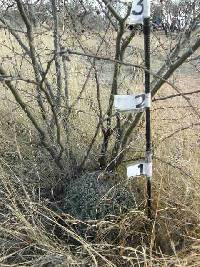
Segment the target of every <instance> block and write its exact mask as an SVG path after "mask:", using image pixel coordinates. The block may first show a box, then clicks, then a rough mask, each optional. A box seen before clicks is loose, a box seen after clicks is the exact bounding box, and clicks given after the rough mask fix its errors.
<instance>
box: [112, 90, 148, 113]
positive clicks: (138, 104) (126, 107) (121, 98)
mask: <svg viewBox="0 0 200 267" xmlns="http://www.w3.org/2000/svg"><path fill="white" fill-rule="evenodd" d="M150 105H151V95H149V94H138V95H115V97H114V106H115V109H116V110H117V111H119V112H131V111H142V109H144V108H145V107H150Z"/></svg>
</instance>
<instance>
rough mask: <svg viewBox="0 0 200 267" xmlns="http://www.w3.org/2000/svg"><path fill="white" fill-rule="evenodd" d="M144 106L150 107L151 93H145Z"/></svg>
mask: <svg viewBox="0 0 200 267" xmlns="http://www.w3.org/2000/svg"><path fill="white" fill-rule="evenodd" d="M145 107H146V108H150V107H151V93H147V94H145Z"/></svg>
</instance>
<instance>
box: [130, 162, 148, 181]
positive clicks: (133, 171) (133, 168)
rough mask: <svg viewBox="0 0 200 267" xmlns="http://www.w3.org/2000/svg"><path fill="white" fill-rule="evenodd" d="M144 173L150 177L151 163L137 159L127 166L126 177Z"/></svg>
mask: <svg viewBox="0 0 200 267" xmlns="http://www.w3.org/2000/svg"><path fill="white" fill-rule="evenodd" d="M140 175H146V176H147V177H152V163H146V162H143V161H137V162H134V163H133V164H131V165H129V166H128V167H127V177H128V178H130V177H137V176H140Z"/></svg>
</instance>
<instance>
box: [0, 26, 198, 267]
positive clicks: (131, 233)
mask: <svg viewBox="0 0 200 267" xmlns="http://www.w3.org/2000/svg"><path fill="white" fill-rule="evenodd" d="M83 38H85V37H83ZM158 38H160V39H161V40H160V41H159V40H158ZM0 40H1V43H4V45H5V46H4V47H3V49H1V50H0V57H2V56H3V57H4V59H5V61H4V65H5V64H7V65H6V68H7V69H8V70H11V69H13V70H14V69H17V68H16V67H17V66H18V67H20V69H21V72H22V73H23V74H25V76H26V77H27V78H29V79H31V76H32V73H33V72H32V69H31V67H30V64H29V63H28V62H27V61H26V60H25V58H23V60H21V59H20V60H18V59H19V58H21V56H19V58H18V56H16V57H13V58H11V55H12V51H10V50H9V49H8V48H6V46H9V47H12V46H13V44H15V42H10V38H9V36H8V34H5V32H4V31H1V32H0ZM63 40H65V43H64V45H66V47H71V46H72V45H73V42H74V40H73V38H71V39H70V38H68V36H66V38H63ZM155 40H158V41H157V43H156V41H155ZM85 42H87V43H88V44H89V45H90V46H91V47H90V50H91V51H90V53H91V54H92V53H94V52H95V48H96V45H95V44H96V43H95V41H94V40H93V42H91V40H85ZM110 42H112V36H111V37H110ZM160 42H162V43H163V46H164V45H165V46H166V47H167V46H168V44H167V43H166V42H167V40H166V38H165V37H164V36H161V37H159V36H157V37H154V36H153V37H152V43H153V45H152V50H153V55H152V71H156V70H157V69H158V67H159V66H160V65H161V64H162V62H163V58H164V51H163V49H162V48H159V50H158V49H157V47H158V45H159V44H160ZM51 43H52V42H51V37H50V36H49V34H47V35H46V36H45V37H42V40H38V45H39V46H41V49H43V51H44V48H45V49H46V52H47V53H46V54H47V55H49V52H50V50H51V49H52V47H51V46H50V44H51ZM142 47H143V45H142V37H141V36H138V37H136V38H135V39H134V40H133V42H132V43H131V46H130V50H129V51H128V53H130V55H132V53H135V56H134V58H135V62H134V63H136V64H140V63H141V62H142V60H143V59H142V57H141V55H142ZM159 47H160V46H159ZM13 49H14V50H16V51H17V50H18V49H19V48H17V47H13ZM72 49H73V47H72ZM154 51H155V52H154ZM19 52H20V50H19ZM111 55H112V52H111V51H105V56H111ZM130 55H129V54H127V55H126V60H127V61H129V56H130ZM43 60H44V64H45V62H46V61H47V58H45V56H44V57H43ZM67 64H68V70H69V90H70V101H71V102H73V100H75V99H76V97H77V95H78V94H79V93H80V88H81V87H82V86H83V84H84V82H85V79H86V74H87V73H88V69H89V67H90V64H89V63H88V60H86V59H84V58H82V57H80V56H70V61H68V62H67ZM112 66H113V65H112V64H110V63H107V62H106V63H105V62H103V61H98V62H97V64H96V67H97V69H98V70H99V73H100V74H99V81H100V86H101V100H102V110H105V109H106V107H107V105H108V96H109V90H110V86H111V79H110V77H111V75H112V72H113V67H112ZM53 72H54V69H53V68H52V72H51V73H50V74H49V75H52V73H53ZM52 79H54V77H53V75H52ZM170 81H172V82H174V84H175V85H176V86H177V87H178V88H179V89H180V91H181V92H182V93H185V92H190V91H194V90H198V88H199V86H200V75H199V72H198V70H196V69H195V67H193V66H191V64H189V63H187V64H184V65H183V66H182V67H181V68H180V69H179V71H177V73H176V75H173V76H172V77H171V79H170ZM119 83H120V87H119V91H120V93H132V92H135V91H137V92H140V91H141V90H142V89H143V85H142V83H143V74H142V72H141V71H140V70H137V69H134V68H132V67H122V68H121V76H120V82H119ZM15 85H16V86H17V87H18V88H19V90H20V91H21V92H22V94H23V96H24V99H25V100H26V101H28V102H29V103H30V107H31V108H32V110H34V112H35V114H38V110H37V108H35V104H34V103H35V90H34V85H33V84H25V83H24V82H19V81H16V83H15ZM0 90H1V96H0V104H1V119H0V141H1V146H0V162H1V166H2V168H1V191H3V192H6V193H5V194H3V196H2V202H1V203H2V206H3V203H4V202H8V204H7V207H8V210H6V211H5V214H0V218H1V219H2V220H3V223H2V225H1V226H0V231H1V232H3V231H5V233H6V235H5V236H6V237H5V236H2V239H1V240H0V243H2V244H3V249H2V251H1V252H0V266H36V267H37V266H38V267H40V266H41V267H45V266H56V267H62V266H63V267H64V266H70V267H71V266H97V265H95V264H96V262H95V257H97V258H98V257H99V258H100V260H99V262H100V265H99V266H115V265H114V263H115V264H117V266H120V262H121V263H122V262H123V265H121V266H127V267H129V266H134V265H129V264H136V265H135V266H160V267H161V266H166V267H167V266H168V267H169V266H179V267H184V266H187V267H195V266H196V267H197V266H199V265H200V235H199V234H200V206H199V203H200V196H199V191H200V175H199V173H200V167H199V166H200V165H199V158H200V150H199V146H200V131H199V130H200V126H199V125H194V124H197V123H198V122H199V117H198V115H197V113H199V111H200V110H199V104H200V103H199V102H200V100H199V95H198V94H194V95H192V96H188V98H187V100H186V99H183V98H182V97H176V98H172V99H167V100H165V101H161V100H160V101H154V102H153V106H152V123H153V127H152V137H153V149H154V177H153V186H154V203H153V205H154V209H155V210H156V224H155V225H154V226H153V228H150V227H149V229H148V227H146V226H145V225H146V224H147V225H148V222H147V221H146V218H145V216H144V214H143V212H142V208H143V207H144V204H145V194H146V192H145V184H146V182H145V180H144V179H143V178H139V179H138V178H137V179H135V181H129V182H128V186H129V188H130V191H132V192H134V193H133V195H134V196H136V202H137V206H138V207H139V210H141V211H138V212H136V211H134V210H130V211H129V212H128V213H127V214H126V215H121V217H120V216H119V217H118V218H111V220H110V221H109V220H107V221H106V219H105V220H97V221H89V222H87V223H86V225H87V227H88V228H89V230H91V232H92V231H97V233H98V234H97V239H96V240H95V244H94V243H92V242H91V243H90V242H88V243H87V242H86V241H85V239H84V238H83V237H80V236H78V235H77V234H76V233H77V232H76V231H74V229H76V227H74V228H73V227H72V225H73V226H74V225H76V224H77V225H78V224H79V223H80V222H79V221H78V220H76V219H73V218H72V217H70V216H68V215H65V216H66V220H67V226H66V225H64V226H62V223H61V225H60V223H58V222H57V217H56V216H57V214H55V213H54V212H52V211H51V210H50V209H49V208H48V207H49V206H48V203H47V202H45V201H46V200H43V199H42V196H41V198H40V197H39V198H38V196H37V190H38V187H41V188H42V187H45V186H47V185H51V184H54V181H55V180H56V175H57V174H56V172H55V170H54V168H53V166H52V164H51V159H50V157H49V156H48V155H47V153H46V152H45V151H44V150H43V149H42V148H39V147H37V145H36V144H35V142H34V140H35V139H36V137H35V131H34V130H33V129H32V126H31V125H30V124H29V123H28V120H27V118H26V117H25V115H24V114H23V113H22V112H21V111H20V109H19V107H18V106H17V105H16V104H15V101H14V99H13V97H12V96H11V94H10V92H9V91H8V90H7V89H5V87H4V86H3V84H0ZM173 93H174V89H173V88H171V87H170V86H169V85H168V84H164V85H163V87H162V88H161V90H160V92H159V93H158V95H157V96H156V98H162V97H165V96H168V95H171V94H173ZM191 105H192V106H193V107H194V108H195V110H194V108H191ZM98 112H99V111H98V103H97V100H96V84H95V81H94V75H93V74H92V75H91V78H90V79H89V81H88V83H87V86H86V90H85V91H84V93H83V94H82V96H81V99H80V100H79V101H78V103H77V104H76V105H75V107H74V110H73V112H72V115H71V118H70V121H71V134H70V140H71V146H76V149H77V152H76V156H77V158H76V160H77V161H79V160H81V159H82V158H83V156H84V154H85V151H86V148H87V146H88V144H89V143H90V141H91V139H92V137H93V135H94V131H95V128H96V125H97V119H98V116H97V114H98ZM123 116H124V115H123ZM38 119H40V116H39V115H38ZM101 137H102V136H101V134H99V136H98V139H97V142H96V143H95V146H94V148H93V150H92V154H91V158H90V159H89V161H88V165H90V164H93V162H94V161H95V160H97V158H98V155H97V151H98V148H99V146H100V140H101ZM30 141H31V143H32V144H31V145H30ZM143 155H144V125H141V127H140V131H139V132H137V133H133V139H132V142H131V144H130V146H129V150H128V153H127V160H129V159H131V158H132V157H137V156H143ZM125 165H126V163H124V164H122V166H120V168H119V169H118V170H117V173H116V176H115V177H114V178H113V179H115V181H114V182H115V183H120V182H121V181H126V177H125V172H124V170H125ZM108 179H111V178H108ZM18 182H19V183H18ZM126 182H127V181H126ZM28 184H29V186H30V189H31V190H30V189H29V190H27V189H26V186H27V185H28ZM19 192H20V195H19ZM41 194H42V193H41ZM18 202H19V203H20V205H21V206H22V209H21V210H20V209H18V205H17V203H18ZM45 221H47V222H48V223H47V229H46V228H45V226H44V225H45ZM56 225H58V226H59V227H61V228H62V231H63V232H62V233H63V235H66V236H68V239H70V238H71V239H73V240H75V241H74V242H75V243H76V244H78V245H77V249H74V248H72V247H70V245H68V243H67V242H66V243H64V242H60V240H58V238H55V237H54V236H53V230H52V228H54V229H55V228H56ZM6 229H7V232H6ZM49 229H50V230H49ZM89 230H88V235H89V234H90V233H91V232H90V231H89ZM147 232H148V233H151V234H150V235H149V236H150V237H151V238H150V240H147V239H148V238H147V236H148V235H147ZM78 233H79V232H78ZM113 233H114V235H115V234H116V233H117V237H116V239H112V238H111V237H110V236H112V235H113ZM109 238H111V240H112V241H111V242H110V240H109ZM71 239H70V240H71ZM113 240H114V241H113ZM153 243H155V247H154V246H153V245H152V244H153ZM147 244H150V246H147ZM158 248H160V251H159V249H158ZM16 251H19V252H17V253H18V254H19V257H17V256H16ZM155 251H157V252H155ZM158 251H159V253H158ZM20 254H22V255H26V256H25V259H26V260H25V262H26V263H25V264H24V263H23V264H21V265H18V263H17V260H19V258H20ZM28 255H31V256H32V255H34V257H35V260H34V261H33V260H30V259H29V258H31V256H30V257H29V256H28ZM100 255H101V256H100ZM7 258H8V261H7V262H8V263H7V265H6V264H3V262H5V261H6V259H7ZM21 259H22V262H23V256H22V257H21ZM15 260H16V261H15ZM1 262H2V265H1ZM49 262H52V265H48V264H49ZM111 262H113V265H112V263H111ZM11 264H13V265H11Z"/></svg>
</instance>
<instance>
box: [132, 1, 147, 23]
mask: <svg viewBox="0 0 200 267" xmlns="http://www.w3.org/2000/svg"><path fill="white" fill-rule="evenodd" d="M149 17H150V0H135V1H132V9H131V14H130V16H129V18H128V23H129V24H141V23H143V19H144V18H149Z"/></svg>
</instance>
